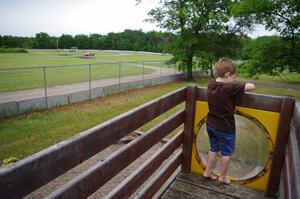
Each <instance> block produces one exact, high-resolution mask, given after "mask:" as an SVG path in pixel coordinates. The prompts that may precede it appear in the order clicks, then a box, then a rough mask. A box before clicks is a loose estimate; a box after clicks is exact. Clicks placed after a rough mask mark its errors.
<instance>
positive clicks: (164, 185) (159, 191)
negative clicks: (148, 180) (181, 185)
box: [152, 166, 181, 198]
mask: <svg viewBox="0 0 300 199" xmlns="http://www.w3.org/2000/svg"><path fill="white" fill-rule="evenodd" d="M180 171H181V167H180V166H179V167H178V168H177V169H176V170H175V171H174V172H173V174H172V175H171V176H170V177H169V179H168V180H166V182H165V183H164V184H163V185H162V186H161V187H160V189H159V190H158V191H157V192H156V193H155V194H154V195H153V196H152V198H160V197H161V196H162V195H163V193H164V192H165V191H166V190H167V189H168V187H169V186H170V185H171V184H172V183H173V182H174V180H175V179H176V177H177V175H179V173H180Z"/></svg>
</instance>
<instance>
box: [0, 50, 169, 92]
mask: <svg viewBox="0 0 300 199" xmlns="http://www.w3.org/2000/svg"><path fill="white" fill-rule="evenodd" d="M84 52H85V51H77V52H68V51H57V50H29V53H1V54H0V60H1V64H0V69H4V68H24V69H18V70H0V92H7V91H16V90H24V89H33V88H43V87H44V84H45V83H44V68H41V67H48V68H46V70H45V73H46V80H47V81H46V84H47V86H56V85H63V84H70V83H77V82H86V81H89V64H91V65H90V66H91V79H92V80H99V79H105V78H117V77H119V63H116V62H126V63H122V64H121V76H122V77H124V76H131V75H142V61H146V63H145V65H146V64H147V65H151V66H161V61H160V60H168V59H170V56H169V55H156V54H146V53H132V54H128V55H121V54H115V53H109V52H102V51H101V52H100V51H97V52H95V53H96V56H95V57H92V58H84V57H83V56H82V54H83V53H84ZM130 62H135V63H130ZM62 65H66V66H68V67H53V66H62ZM28 67H32V68H30V69H25V68H28ZM153 72H155V70H153V69H148V68H145V69H144V74H150V73H153Z"/></svg>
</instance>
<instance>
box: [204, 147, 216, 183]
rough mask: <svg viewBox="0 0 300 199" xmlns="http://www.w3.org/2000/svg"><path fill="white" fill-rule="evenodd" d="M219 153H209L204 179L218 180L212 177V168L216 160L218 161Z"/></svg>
mask: <svg viewBox="0 0 300 199" xmlns="http://www.w3.org/2000/svg"><path fill="white" fill-rule="evenodd" d="M216 156H217V152H211V151H209V152H208V157H207V163H206V169H205V171H204V173H203V176H204V177H210V178H211V179H217V178H216V177H214V176H213V175H212V166H213V163H214V160H215V159H216Z"/></svg>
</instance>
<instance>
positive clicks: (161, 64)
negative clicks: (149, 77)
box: [159, 61, 163, 84]
mask: <svg viewBox="0 0 300 199" xmlns="http://www.w3.org/2000/svg"><path fill="white" fill-rule="evenodd" d="M162 67H163V61H161V62H160V73H159V77H160V78H159V83H160V84H161V75H162Z"/></svg>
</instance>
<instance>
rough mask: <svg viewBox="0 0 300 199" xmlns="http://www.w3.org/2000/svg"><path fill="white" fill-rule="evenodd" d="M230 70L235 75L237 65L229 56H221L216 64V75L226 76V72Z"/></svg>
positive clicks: (230, 73)
mask: <svg viewBox="0 0 300 199" xmlns="http://www.w3.org/2000/svg"><path fill="white" fill-rule="evenodd" d="M228 72H229V75H233V74H235V72H236V66H235V64H234V63H233V62H232V61H231V59H228V58H225V57H223V58H220V59H219V61H218V62H217V63H216V65H215V76H216V77H224V76H225V74H226V73H228Z"/></svg>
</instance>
